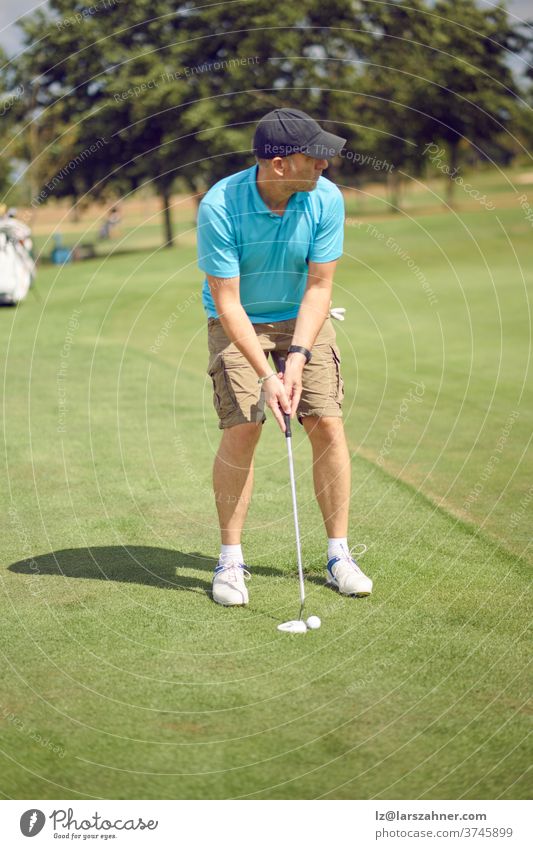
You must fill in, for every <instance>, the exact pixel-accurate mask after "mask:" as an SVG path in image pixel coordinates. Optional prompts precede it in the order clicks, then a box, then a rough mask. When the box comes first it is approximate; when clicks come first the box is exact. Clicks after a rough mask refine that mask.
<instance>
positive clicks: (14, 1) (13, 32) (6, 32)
mask: <svg viewBox="0 0 533 849" xmlns="http://www.w3.org/2000/svg"><path fill="white" fill-rule="evenodd" d="M46 5H47V0H0V45H1V46H2V47H3V48H4V49H5V50H7V52H8V53H9V54H13V53H14V52H16V51H17V50H18V49H19V47H20V36H19V34H18V32H17V27H16V26H15V22H16V20H17V18H19V17H21V16H22V15H25V14H27V13H28V12H31V11H33V10H34V9H38V8H44V7H45V6H46ZM87 5H90V2H89V0H88V2H87ZM479 5H480V6H491V5H495V4H494V3H492V2H491V0H479ZM507 8H508V9H509V11H510V12H511V13H512V14H513V15H516V16H517V17H519V18H522V19H525V18H530V19H533V0H507Z"/></svg>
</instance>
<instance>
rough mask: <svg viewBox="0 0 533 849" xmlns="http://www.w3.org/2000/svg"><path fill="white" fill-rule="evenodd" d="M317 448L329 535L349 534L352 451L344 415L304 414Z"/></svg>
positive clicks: (316, 472)
mask: <svg viewBox="0 0 533 849" xmlns="http://www.w3.org/2000/svg"><path fill="white" fill-rule="evenodd" d="M303 424H304V428H305V431H306V433H307V435H308V437H309V439H310V441H311V446H312V449H313V481H314V484H315V495H316V498H317V501H318V503H319V506H320V509H321V511H322V516H323V519H324V524H325V526H326V532H327V535H328V537H347V536H348V514H349V510H350V488H351V467H350V454H349V451H348V446H347V444H346V437H345V435H344V425H343V422H342V419H341V418H335V417H334V416H324V417H323V418H319V417H318V416H304V418H303Z"/></svg>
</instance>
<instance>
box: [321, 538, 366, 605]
mask: <svg viewBox="0 0 533 849" xmlns="http://www.w3.org/2000/svg"><path fill="white" fill-rule="evenodd" d="M356 547H357V546H356ZM359 548H362V551H360V552H359V554H364V553H365V551H366V545H364V544H362V545H361V546H359ZM352 551H353V549H351V550H350V551H345V552H343V553H342V554H340V555H339V556H337V557H332V558H331V560H329V561H328V565H327V573H328V577H327V583H328V584H330V585H331V586H333V587H336V588H337V589H338V591H339V592H340V593H342V594H343V595H356V596H365V595H370V593H371V592H372V586H373V584H372V581H371V579H370V578H368V577H367V576H366V575H365V573H364V572H363V570H362V569H361V568H360V567H359V566H358V565H357V563H356V562H355V560H354V559H353V557H352Z"/></svg>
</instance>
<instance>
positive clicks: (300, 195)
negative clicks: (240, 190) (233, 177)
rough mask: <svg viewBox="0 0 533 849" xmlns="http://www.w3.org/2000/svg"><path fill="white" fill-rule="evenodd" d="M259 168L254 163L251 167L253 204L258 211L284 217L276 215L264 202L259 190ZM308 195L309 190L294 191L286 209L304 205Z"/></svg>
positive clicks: (275, 216)
mask: <svg viewBox="0 0 533 849" xmlns="http://www.w3.org/2000/svg"><path fill="white" fill-rule="evenodd" d="M258 169H259V165H253V166H252V168H251V169H250V170H251V180H250V188H251V192H252V198H253V205H254V209H255V211H256V212H267V213H268V214H269V215H272V216H274V218H283V216H282V215H276V213H275V212H272V210H271V209H269V208H268V206H267V205H266V203H265V202H264V200H263V198H262V197H261V195H260V194H259V191H258V188H257V171H258ZM308 195H309V192H294V194H293V195H291V196H290V198H289V200H288V203H287V207H286V209H289V207H290V208H291V209H292V208H294V207H295V206H302V205H303V204H304V203H305V201H306V199H307V197H308Z"/></svg>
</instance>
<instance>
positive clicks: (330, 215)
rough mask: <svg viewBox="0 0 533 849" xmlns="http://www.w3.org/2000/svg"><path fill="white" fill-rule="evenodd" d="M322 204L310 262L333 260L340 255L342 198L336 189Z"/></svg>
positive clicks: (342, 232)
mask: <svg viewBox="0 0 533 849" xmlns="http://www.w3.org/2000/svg"><path fill="white" fill-rule="evenodd" d="M330 197H331V200H329V202H328V203H327V204H324V208H323V210H322V216H321V219H320V223H319V225H318V229H317V231H316V234H315V238H314V241H313V244H312V245H311V250H310V252H309V259H310V261H311V262H333V260H334V259H338V258H339V257H340V256H342V248H343V244H344V199H343V197H342V194H341V192H340V191H339V190H338V189H337V191H336V192H335V193H334V194H333V193H332V195H331V196H330Z"/></svg>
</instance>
